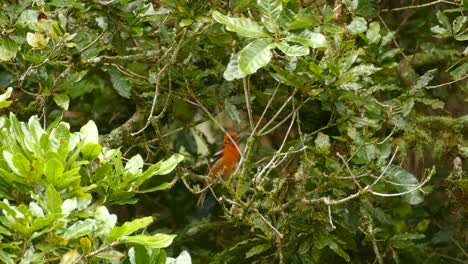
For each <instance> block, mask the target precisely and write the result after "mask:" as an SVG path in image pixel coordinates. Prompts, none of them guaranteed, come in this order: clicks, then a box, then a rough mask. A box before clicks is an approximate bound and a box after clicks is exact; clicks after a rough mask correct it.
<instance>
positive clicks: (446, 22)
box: [436, 10, 452, 31]
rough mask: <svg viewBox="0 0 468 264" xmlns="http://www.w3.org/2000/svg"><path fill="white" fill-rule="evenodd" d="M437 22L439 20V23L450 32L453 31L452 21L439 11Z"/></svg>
mask: <svg viewBox="0 0 468 264" xmlns="http://www.w3.org/2000/svg"><path fill="white" fill-rule="evenodd" d="M436 16H437V20H439V23H440V24H441V25H442V26H443V27H444V28H445V29H447V30H448V31H451V30H452V25H451V24H450V20H449V19H448V17H447V16H446V15H445V14H444V12H442V11H440V10H439V11H437V14H436Z"/></svg>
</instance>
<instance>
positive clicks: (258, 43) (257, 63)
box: [238, 38, 272, 75]
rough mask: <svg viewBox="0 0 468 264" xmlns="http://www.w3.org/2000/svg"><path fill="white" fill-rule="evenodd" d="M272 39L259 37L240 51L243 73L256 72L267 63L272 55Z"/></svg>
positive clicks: (241, 70)
mask: <svg viewBox="0 0 468 264" xmlns="http://www.w3.org/2000/svg"><path fill="white" fill-rule="evenodd" d="M271 49H272V39H268V38H267V39H257V40H254V41H252V42H250V43H249V44H248V45H247V46H245V47H244V48H243V49H242V50H241V51H240V53H239V59H238V63H239V70H240V72H241V73H243V74H247V75H248V74H252V73H255V72H256V71H257V70H258V69H260V68H262V67H264V66H265V65H267V64H268V63H269V62H270V60H271V57H272V53H271Z"/></svg>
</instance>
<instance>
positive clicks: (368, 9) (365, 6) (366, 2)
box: [356, 0, 377, 18]
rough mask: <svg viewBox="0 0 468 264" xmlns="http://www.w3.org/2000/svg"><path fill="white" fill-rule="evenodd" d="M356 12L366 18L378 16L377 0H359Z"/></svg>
mask: <svg viewBox="0 0 468 264" xmlns="http://www.w3.org/2000/svg"><path fill="white" fill-rule="evenodd" d="M356 13H357V14H358V15H360V16H363V17H364V18H374V17H376V16H377V0H359V3H358V6H357V8H356Z"/></svg>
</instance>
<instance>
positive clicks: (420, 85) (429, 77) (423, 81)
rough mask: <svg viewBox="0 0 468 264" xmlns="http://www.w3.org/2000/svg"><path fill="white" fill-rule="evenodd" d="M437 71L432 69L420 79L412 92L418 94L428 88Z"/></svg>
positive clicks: (412, 88)
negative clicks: (417, 92) (418, 91)
mask: <svg viewBox="0 0 468 264" xmlns="http://www.w3.org/2000/svg"><path fill="white" fill-rule="evenodd" d="M436 71H437V69H432V70H429V71H427V72H425V73H424V74H423V76H421V77H419V78H418V80H417V81H416V83H415V84H414V85H413V87H411V92H413V93H414V92H416V91H417V90H419V89H422V88H424V87H426V86H427V85H428V84H429V82H430V81H431V80H432V79H433V78H434V73H435V72H436Z"/></svg>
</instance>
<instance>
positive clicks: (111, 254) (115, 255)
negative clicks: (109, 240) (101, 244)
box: [96, 249, 125, 260]
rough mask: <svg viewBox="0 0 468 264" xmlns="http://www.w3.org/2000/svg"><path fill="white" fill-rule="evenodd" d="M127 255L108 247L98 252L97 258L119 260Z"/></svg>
mask: <svg viewBox="0 0 468 264" xmlns="http://www.w3.org/2000/svg"><path fill="white" fill-rule="evenodd" d="M123 257H125V254H124V253H122V252H120V251H117V250H115V249H108V250H104V251H102V252H99V253H98V254H96V258H100V259H107V260H119V259H122V258H123Z"/></svg>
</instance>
